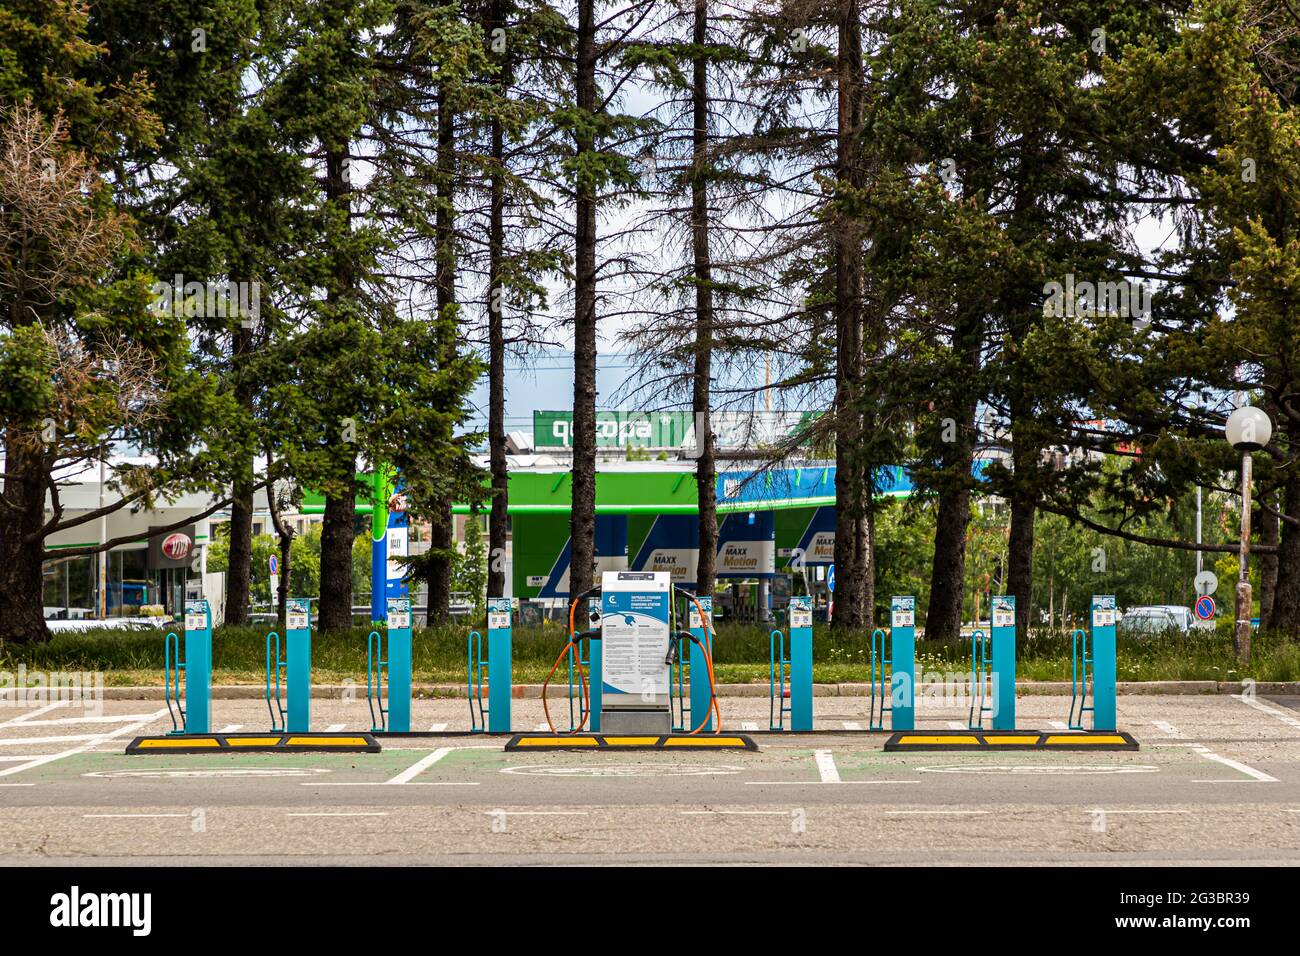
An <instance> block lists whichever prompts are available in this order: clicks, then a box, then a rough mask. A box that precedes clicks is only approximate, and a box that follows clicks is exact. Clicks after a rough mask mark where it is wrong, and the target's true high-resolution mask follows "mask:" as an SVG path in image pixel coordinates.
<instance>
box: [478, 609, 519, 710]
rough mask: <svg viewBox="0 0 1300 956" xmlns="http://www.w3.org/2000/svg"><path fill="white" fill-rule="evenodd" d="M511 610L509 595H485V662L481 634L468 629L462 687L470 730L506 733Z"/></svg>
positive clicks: (510, 677)
mask: <svg viewBox="0 0 1300 956" xmlns="http://www.w3.org/2000/svg"><path fill="white" fill-rule="evenodd" d="M513 610H514V608H513V602H512V601H511V599H510V598H488V604H487V632H488V637H487V640H488V656H487V661H486V662H485V661H484V660H483V640H482V637H481V636H480V635H479V632H478V631H470V632H469V653H468V660H469V673H468V676H467V678H466V687H467V690H468V694H469V725H470V733H483V732H485V731H486V732H487V733H491V734H501V733H509V732H510V694H511V690H512V683H511V682H512V674H511V670H512V668H511V626H510V625H511V616H512V613H513ZM485 677H486V679H487V682H488V702H487V706H486V707H484V706H483V680H484V678H485ZM476 705H477V710H476V709H475V708H476Z"/></svg>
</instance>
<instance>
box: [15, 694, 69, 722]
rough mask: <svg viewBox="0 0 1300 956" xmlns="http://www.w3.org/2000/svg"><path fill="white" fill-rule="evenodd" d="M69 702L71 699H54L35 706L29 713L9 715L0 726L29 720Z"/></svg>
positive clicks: (64, 705)
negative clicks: (15, 715) (43, 704)
mask: <svg viewBox="0 0 1300 956" xmlns="http://www.w3.org/2000/svg"><path fill="white" fill-rule="evenodd" d="M70 703H71V701H67V700H56V701H55V702H54V703H52V704H46V705H45V706H44V707H37V708H36V709H35V710H33V711H31V712H30V713H27V714H19V715H18V716H17V717H10V718H9V719H8V720H6V721H5V722H4V723H0V727H8V726H10V725H11V724H22V723H26V722H27V721H29V720H31V719H32V718H33V717H39V716H40V715H41V714H48V713H49V712H50V711H52V710H54V708H56V707H67V706H68V705H69V704H70Z"/></svg>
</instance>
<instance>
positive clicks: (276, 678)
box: [266, 631, 289, 731]
mask: <svg viewBox="0 0 1300 956" xmlns="http://www.w3.org/2000/svg"><path fill="white" fill-rule="evenodd" d="M288 667H289V665H288V663H287V662H286V661H285V659H284V658H283V657H281V656H280V635H279V634H278V633H276V632H275V631H271V632H270V633H269V634H267V635H266V709H267V710H268V711H270V713H271V730H273V731H283V730H285V724H286V723H287V721H286V720H285V710H284V696H283V686H282V684H281V676H282V675H283V674H284V672H285V671H286V670H287V669H288ZM272 684H274V686H275V693H274V694H272V693H271V687H272ZM277 712H278V713H277Z"/></svg>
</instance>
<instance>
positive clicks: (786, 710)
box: [768, 594, 813, 731]
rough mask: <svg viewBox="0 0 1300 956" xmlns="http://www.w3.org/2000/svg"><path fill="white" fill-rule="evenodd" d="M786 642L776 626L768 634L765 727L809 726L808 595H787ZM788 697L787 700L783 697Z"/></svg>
mask: <svg viewBox="0 0 1300 956" xmlns="http://www.w3.org/2000/svg"><path fill="white" fill-rule="evenodd" d="M787 623H788V624H789V644H788V645H787V643H786V634H784V633H782V632H781V630H780V629H779V628H776V629H773V631H772V633H771V634H770V635H768V697H769V706H768V729H769V730H781V731H783V730H786V729H787V727H786V716H787V715H788V716H789V718H790V724H789V728H788V729H789V730H812V729H813V681H812V677H813V655H812V651H813V644H812V598H811V597H810V596H808V595H806V594H796V595H793V596H791V598H790V608H789V620H788V622H787ZM787 700H789V703H788V704H787V703H786V701H787Z"/></svg>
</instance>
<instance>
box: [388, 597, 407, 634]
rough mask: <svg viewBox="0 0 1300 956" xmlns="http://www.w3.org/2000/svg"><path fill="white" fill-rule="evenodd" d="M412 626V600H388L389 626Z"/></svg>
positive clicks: (390, 627)
mask: <svg viewBox="0 0 1300 956" xmlns="http://www.w3.org/2000/svg"><path fill="white" fill-rule="evenodd" d="M410 626H411V602H410V601H405V600H403V601H389V602H388V628H389V630H393V629H394V628H403V627H410Z"/></svg>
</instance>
